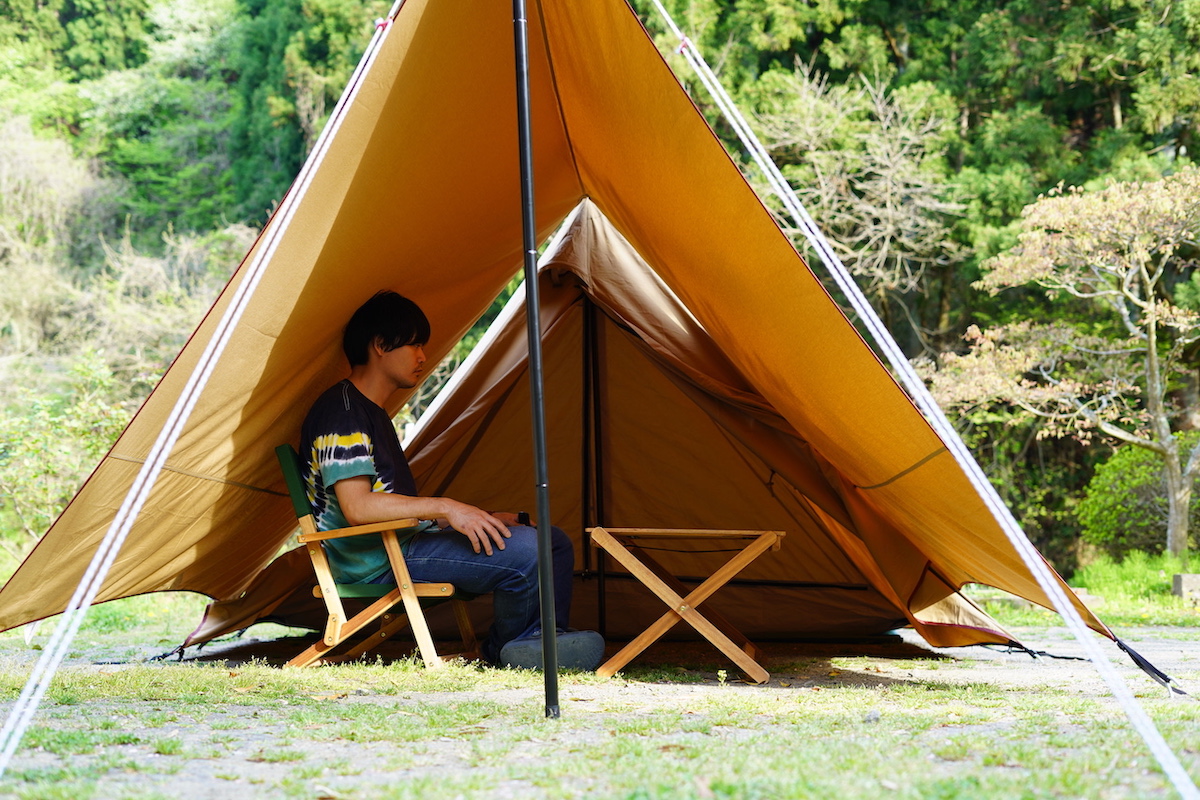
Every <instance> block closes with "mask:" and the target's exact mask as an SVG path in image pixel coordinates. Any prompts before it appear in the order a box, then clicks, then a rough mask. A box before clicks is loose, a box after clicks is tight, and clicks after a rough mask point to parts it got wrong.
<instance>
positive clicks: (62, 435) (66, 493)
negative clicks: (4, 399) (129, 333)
mask: <svg viewBox="0 0 1200 800" xmlns="http://www.w3.org/2000/svg"><path fill="white" fill-rule="evenodd" d="M113 389H114V387H113V375H112V372H111V371H110V370H109V369H108V367H107V365H106V364H105V363H104V361H103V359H102V358H101V357H100V355H99V354H98V353H96V352H95V351H94V350H84V351H83V352H82V353H80V354H79V356H78V358H77V359H76V360H75V362H74V363H73V364H72V365H71V367H70V370H69V372H68V373H67V375H66V376H65V377H64V380H63V386H62V387H61V388H60V389H59V391H57V392H53V393H42V392H38V391H35V390H31V389H28V388H24V387H21V388H18V389H16V390H15V391H13V392H12V393H11V394H10V396H9V398H8V404H7V407H5V408H3V409H2V411H3V414H2V415H0V514H2V515H3V517H0V519H3V518H4V517H7V518H8V520H10V521H12V522H15V527H16V528H17V529H18V530H19V531H23V532H24V534H25V535H26V537H27V541H26V542H20V541H15V542H14V541H11V540H10V541H7V542H5V541H4V540H3V539H0V543H3V544H4V546H6V547H8V548H9V549H10V550H13V549H19V548H22V547H23V546H24V545H25V544H27V543H28V541H32V540H34V539H37V538H38V537H40V536H41V534H42V533H43V532H44V531H45V530H46V528H48V527H49V525H50V522H51V521H52V520H53V519H54V518H55V517H56V516H57V515H58V513H59V511H61V510H62V507H63V506H64V505H65V504H66V502H67V501H68V500H69V499H70V498H71V495H73V494H74V493H75V491H76V489H78V488H79V484H80V483H81V481H82V479H83V477H84V476H86V475H87V474H88V472H90V471H91V469H92V467H94V466H95V464H96V463H97V462H98V461H99V459H100V457H101V456H102V455H103V454H104V452H105V451H106V450H107V449H108V447H109V446H110V445H111V443H112V442H113V441H114V440H115V439H116V436H117V434H118V433H119V432H120V431H121V429H122V428H123V427H124V425H125V423H126V422H127V421H128V419H129V409H127V408H125V407H124V406H123V405H121V404H114V403H113V402H111V401H110V400H109V397H110V396H111V395H112V393H113ZM4 527H7V526H4Z"/></svg>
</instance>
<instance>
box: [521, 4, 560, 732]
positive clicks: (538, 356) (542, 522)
mask: <svg viewBox="0 0 1200 800" xmlns="http://www.w3.org/2000/svg"><path fill="white" fill-rule="evenodd" d="M513 36H514V38H515V40H516V55H517V137H518V140H519V149H520V151H521V223H522V224H521V228H522V243H523V245H524V249H525V319H526V329H527V331H528V333H529V384H530V387H529V388H530V392H529V394H530V400H531V405H532V408H533V460H534V469H535V472H536V474H537V532H538V586H539V587H540V595H541V602H542V667H543V669H542V673H543V676H544V677H545V683H546V716H547V717H549V718H551V719H557V718H558V716H559V708H558V637H557V636H556V632H557V621H556V620H555V619H554V566H553V563H552V561H551V552H550V550H551V546H552V545H551V542H550V482H549V477H548V469H547V466H546V402H545V386H544V384H543V381H542V321H541V316H540V315H539V313H538V309H540V308H541V303H540V302H539V300H538V282H537V232H536V225H535V222H534V215H533V136H532V134H531V130H532V124H531V122H530V115H529V36H528V32H527V30H526V22H525V0H513Z"/></svg>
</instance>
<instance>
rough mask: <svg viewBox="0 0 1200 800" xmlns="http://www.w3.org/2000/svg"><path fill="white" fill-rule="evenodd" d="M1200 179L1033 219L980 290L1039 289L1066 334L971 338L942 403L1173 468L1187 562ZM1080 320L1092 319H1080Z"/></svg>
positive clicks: (1180, 546)
mask: <svg viewBox="0 0 1200 800" xmlns="http://www.w3.org/2000/svg"><path fill="white" fill-rule="evenodd" d="M1198 239H1200V170H1197V169H1194V168H1188V169H1185V170H1183V171H1181V172H1179V173H1177V174H1175V175H1171V176H1168V177H1166V178H1164V179H1162V180H1160V181H1156V182H1152V183H1118V184H1113V185H1111V186H1109V187H1108V188H1106V189H1103V190H1100V191H1092V192H1084V191H1080V190H1070V191H1059V192H1054V193H1051V194H1050V195H1048V196H1046V197H1043V198H1041V199H1040V200H1038V201H1037V202H1036V203H1034V204H1033V205H1031V206H1029V207H1028V208H1027V209H1026V210H1025V213H1024V216H1023V218H1022V221H1021V233H1020V236H1019V240H1018V245H1017V246H1016V247H1015V248H1014V249H1012V250H1011V251H1009V252H1008V253H1005V254H1003V255H1001V256H998V257H996V258H994V259H991V260H990V261H989V262H987V264H986V265H985V266H987V267H990V268H991V272H990V273H989V274H988V275H987V276H986V277H985V278H984V279H983V280H981V281H980V282H979V284H978V285H979V286H980V287H981V288H984V289H987V290H989V291H991V292H993V293H994V292H998V291H1000V290H1002V289H1004V288H1006V287H1013V286H1022V285H1027V284H1032V285H1036V286H1039V287H1041V288H1042V289H1043V290H1044V291H1045V292H1046V293H1047V296H1048V297H1050V298H1051V299H1064V298H1065V299H1066V301H1067V302H1065V303H1061V304H1060V305H1061V309H1060V313H1061V314H1062V318H1061V319H1060V321H1058V322H1054V323H1034V322H1021V323H1015V324H1012V325H1008V326H1000V327H997V328H994V329H992V330H990V331H988V332H987V333H984V332H983V331H981V330H979V329H978V328H972V329H971V330H970V331H969V333H968V338H969V340H970V345H971V347H970V352H969V353H968V354H966V355H965V356H961V357H953V356H947V357H946V360H945V367H944V369H943V370H941V371H940V372H939V373H938V374H937V375H936V376H935V378H934V385H935V389H936V390H937V391H939V392H940V393H941V394H942V396H943V397H944V398H945V399H946V400H947V401H949V402H951V403H953V404H954V405H957V406H959V407H971V406H978V405H980V404H984V403H989V402H996V401H1002V402H1007V403H1011V404H1013V405H1015V406H1017V407H1018V408H1020V409H1023V410H1024V411H1025V412H1026V413H1028V414H1031V415H1036V416H1038V417H1041V418H1043V419H1044V420H1046V422H1047V425H1046V427H1045V428H1044V429H1043V430H1044V431H1045V433H1046V434H1047V435H1067V434H1069V435H1075V436H1077V437H1079V438H1081V439H1085V440H1086V439H1088V438H1089V437H1090V436H1091V435H1092V434H1093V433H1095V432H1099V433H1101V434H1104V435H1106V436H1108V437H1111V438H1112V439H1116V440H1117V441H1120V442H1124V443H1127V444H1131V445H1134V446H1136V447H1140V448H1144V449H1145V450H1147V451H1150V452H1152V453H1154V454H1155V455H1156V456H1157V457H1158V458H1159V459H1161V463H1162V468H1163V471H1164V477H1165V480H1166V485H1167V500H1168V521H1167V531H1166V545H1167V550H1168V551H1169V552H1170V553H1171V554H1172V555H1174V556H1182V555H1183V554H1184V553H1185V552H1186V550H1187V542H1188V509H1189V506H1190V500H1191V493H1192V485H1193V482H1194V480H1195V478H1196V477H1197V475H1198V473H1200V447H1195V446H1193V447H1187V448H1185V447H1182V446H1181V444H1180V439H1179V437H1178V436H1176V435H1175V427H1177V425H1178V422H1179V420H1180V418H1181V416H1182V415H1183V413H1184V411H1186V409H1185V408H1184V407H1182V405H1181V403H1180V402H1179V399H1178V395H1177V393H1176V391H1175V390H1176V389H1178V388H1179V386H1180V385H1181V384H1182V383H1183V381H1184V379H1186V378H1188V377H1189V375H1190V376H1191V377H1192V378H1193V379H1194V372H1195V358H1196V349H1195V345H1196V344H1197V342H1198V341H1200V314H1198V313H1197V312H1196V311H1193V310H1191V309H1188V308H1185V307H1184V306H1182V305H1181V304H1179V303H1178V302H1176V300H1175V299H1174V294H1175V289H1176V287H1178V286H1180V285H1184V286H1187V285H1189V284H1188V283H1187V282H1186V279H1187V277H1188V276H1189V274H1190V273H1191V272H1192V271H1193V270H1194V269H1195V267H1196V266H1197V262H1196V261H1195V260H1194V257H1195V255H1196V250H1195V248H1196V246H1197V240H1198ZM1072 307H1074V308H1075V309H1076V310H1077V311H1078V312H1079V313H1078V314H1077V316H1076V318H1075V319H1071V318H1070V317H1069V310H1070V309H1071V308H1072Z"/></svg>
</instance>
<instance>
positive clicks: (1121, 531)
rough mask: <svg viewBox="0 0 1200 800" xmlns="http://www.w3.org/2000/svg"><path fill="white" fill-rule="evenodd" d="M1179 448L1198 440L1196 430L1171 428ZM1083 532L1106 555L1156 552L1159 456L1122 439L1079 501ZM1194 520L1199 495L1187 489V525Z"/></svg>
mask: <svg viewBox="0 0 1200 800" xmlns="http://www.w3.org/2000/svg"><path fill="white" fill-rule="evenodd" d="M1176 439H1178V440H1179V443H1180V445H1181V448H1182V449H1183V450H1184V452H1187V451H1189V450H1191V448H1193V447H1195V446H1196V445H1198V444H1200V432H1189V433H1183V434H1176ZM1078 514H1079V521H1080V523H1081V525H1082V529H1083V538H1084V539H1085V540H1086V541H1088V542H1090V543H1092V544H1094V545H1096V546H1097V547H1100V548H1103V550H1104V551H1105V552H1106V553H1108V554H1109V555H1110V556H1111V557H1112V558H1115V559H1118V560H1120V559H1124V558H1125V557H1126V556H1127V555H1132V554H1133V553H1139V554H1144V553H1162V552H1163V547H1164V545H1165V543H1166V539H1167V537H1166V531H1167V494H1166V482H1165V480H1164V478H1163V461H1162V457H1161V456H1159V455H1158V454H1156V453H1154V452H1151V451H1149V450H1146V449H1145V448H1142V447H1135V446H1133V445H1125V446H1124V447H1120V448H1117V450H1116V452H1114V453H1113V455H1112V456H1111V457H1110V458H1109V459H1108V460H1107V461H1105V462H1104V463H1102V464H1099V465H1098V466H1097V467H1096V474H1095V476H1094V477H1093V478H1092V480H1091V481H1090V482H1089V483H1088V485H1087V494H1086V495H1085V497H1084V498H1083V499H1082V500H1080V501H1079V508H1078ZM1198 526H1200V496H1197V495H1196V494H1193V495H1192V503H1191V509H1190V513H1189V529H1190V530H1191V531H1192V537H1191V538H1192V539H1193V541H1194V540H1195V531H1196V530H1197V527H1198Z"/></svg>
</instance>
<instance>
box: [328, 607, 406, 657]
mask: <svg viewBox="0 0 1200 800" xmlns="http://www.w3.org/2000/svg"><path fill="white" fill-rule="evenodd" d="M379 619H380V622H381V623H382V624H381V625H380V626H379V630H377V631H375V632H374V633H372V634H371V635H370V636H368V637H367V638H366V639H365V640H363V641H362V642H360V643H359V644H357V645H355V646H354V647H352V648H350V649H349V650H347V651H346V655H345V657H344V658H345V660H347V661H351V660H353V659H356V658H359V657H361V656H363V655H365V654H366V653H368V652H370V651H371V650H373V649H374V648H376V647H378V646H379V645H381V644H382V643H383V642H386V641H387V640H388V639H390V638H392V637H393V636H395V635H396V634H397V633H399V632H400V631H402V630H404V629H405V628H407V627H408V615H407V614H395V613H392V614H384V615H383V616H382V617H380V618H379Z"/></svg>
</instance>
